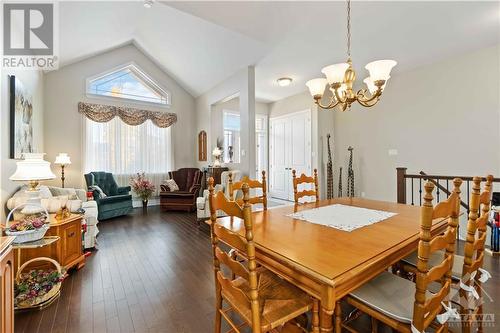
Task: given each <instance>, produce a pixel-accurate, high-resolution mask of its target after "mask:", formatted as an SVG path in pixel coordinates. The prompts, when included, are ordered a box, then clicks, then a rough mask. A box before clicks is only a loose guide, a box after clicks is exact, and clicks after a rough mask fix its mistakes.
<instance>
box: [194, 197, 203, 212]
mask: <svg viewBox="0 0 500 333" xmlns="http://www.w3.org/2000/svg"><path fill="white" fill-rule="evenodd" d="M196 208H197V209H199V210H203V209H205V198H203V197H199V198H196Z"/></svg>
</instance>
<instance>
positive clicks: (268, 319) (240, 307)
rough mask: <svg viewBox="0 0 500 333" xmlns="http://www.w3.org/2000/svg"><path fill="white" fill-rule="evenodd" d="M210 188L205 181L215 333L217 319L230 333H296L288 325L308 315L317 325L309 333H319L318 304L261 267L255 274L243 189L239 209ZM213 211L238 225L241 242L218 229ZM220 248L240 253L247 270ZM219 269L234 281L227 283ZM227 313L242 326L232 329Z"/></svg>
mask: <svg viewBox="0 0 500 333" xmlns="http://www.w3.org/2000/svg"><path fill="white" fill-rule="evenodd" d="M213 184H214V181H213V178H210V179H209V201H210V210H211V217H210V220H211V223H210V232H211V238H212V253H213V264H214V273H215V289H216V317H215V332H216V333H220V331H221V323H222V318H224V319H225V321H227V322H228V324H229V325H230V326H231V328H232V329H231V331H230V332H240V329H242V328H243V327H245V326H250V327H251V330H252V333H261V332H275V329H277V328H282V327H292V328H293V329H295V330H297V329H298V328H297V326H295V325H292V324H290V321H291V320H292V319H294V318H296V317H297V316H300V315H302V314H304V313H306V312H307V311H309V310H311V309H313V324H314V323H316V325H315V328H314V331H315V332H318V323H319V314H318V309H319V304H318V302H317V301H313V300H312V298H310V297H309V296H308V295H307V294H306V293H304V292H303V291H301V290H300V289H298V288H296V287H295V286H293V285H291V284H290V283H288V282H286V281H285V280H283V279H281V278H279V277H278V276H277V275H275V274H274V273H272V272H270V271H268V270H266V269H264V268H262V267H259V268H257V262H256V259H255V255H256V254H255V244H254V241H253V225H252V211H251V206H250V198H249V186H248V184H246V183H245V184H243V185H242V187H241V189H242V192H243V199H242V200H243V206H240V205H238V204H237V203H236V202H235V201H230V200H228V199H227V197H226V196H225V195H224V194H223V193H222V192H221V191H219V192H217V194H215V193H214V187H213ZM217 210H222V211H224V212H225V213H226V214H227V215H228V216H230V218H232V219H236V218H238V219H240V220H242V221H243V223H244V231H245V235H244V237H242V236H241V235H240V234H238V233H236V232H233V231H231V230H228V229H226V228H224V227H223V226H222V225H220V224H218V223H217V215H216V211H217ZM220 243H224V244H226V245H227V246H229V247H231V248H233V249H237V251H238V252H240V253H244V254H245V257H246V258H247V264H246V265H243V264H241V263H240V262H238V261H235V260H233V259H232V258H231V257H230V256H229V255H228V254H227V252H225V251H224V250H223V249H222V248H221V247H220ZM221 265H224V266H225V267H226V268H228V269H229V270H230V271H231V272H232V273H234V274H235V275H236V276H237V278H235V279H230V278H227V277H226V276H225V275H224V273H223V272H222V270H221ZM223 300H224V301H225V302H226V303H227V304H228V305H229V307H227V308H226V309H223V307H222V302H223ZM231 312H232V313H235V314H237V315H238V316H239V317H240V318H241V319H243V323H242V324H237V323H236V322H235V321H234V316H231V315H230V314H231ZM276 332H277V331H276Z"/></svg>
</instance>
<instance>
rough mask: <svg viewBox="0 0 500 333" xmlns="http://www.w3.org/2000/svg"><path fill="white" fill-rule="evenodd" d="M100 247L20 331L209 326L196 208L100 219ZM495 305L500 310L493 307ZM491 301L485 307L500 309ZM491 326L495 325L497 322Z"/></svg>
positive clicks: (18, 323) (489, 263) (495, 266)
mask: <svg viewBox="0 0 500 333" xmlns="http://www.w3.org/2000/svg"><path fill="white" fill-rule="evenodd" d="M99 229H100V235H99V237H98V240H99V250H98V251H95V252H94V253H93V254H92V256H91V257H89V258H88V259H87V264H86V266H85V267H84V268H83V269H81V270H80V271H74V272H72V273H71V274H70V276H69V277H68V278H67V279H66V280H65V281H64V284H63V288H62V294H61V297H60V298H59V299H58V300H57V301H56V302H55V303H54V304H52V305H51V306H50V307H48V308H47V309H45V310H42V311H34V312H26V313H18V314H16V316H15V331H16V332H19V333H21V332H27V333H28V332H29V333H35V332H41V333H48V332H72V333H74V332H96V333H101V332H102V333H104V332H176V333H177V332H186V333H187V332H190V333H191V332H194V333H198V332H199V333H202V332H211V331H212V330H213V328H212V327H213V326H212V322H213V313H214V312H213V304H214V297H213V294H214V286H213V276H212V263H211V252H210V242H209V234H208V229H207V228H202V229H199V228H198V227H197V225H196V217H195V215H194V214H188V213H160V212H159V210H158V209H157V208H150V210H149V212H148V214H147V215H143V213H142V210H136V211H135V212H134V214H132V215H131V216H127V217H122V218H116V219H113V220H108V221H104V222H102V223H100V224H99ZM485 267H486V268H487V269H488V270H489V271H490V272H492V275H493V279H492V281H490V282H489V283H487V284H486V291H487V292H488V293H489V294H490V296H491V297H492V298H493V300H500V285H499V283H498V281H500V280H499V279H500V268H499V260H498V258H491V257H489V256H488V257H487V259H486V264H485ZM495 312H496V313H495ZM499 312H500V309H499V307H498V306H496V307H495V303H492V302H489V301H486V304H485V313H495V314H496V315H497V317H498V316H499V315H500V313H499ZM486 331H487V332H495V331H496V332H498V327H497V328H496V329H495V328H494V327H492V328H488V329H487V330H486Z"/></svg>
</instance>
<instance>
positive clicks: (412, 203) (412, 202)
mask: <svg viewBox="0 0 500 333" xmlns="http://www.w3.org/2000/svg"><path fill="white" fill-rule="evenodd" d="M413 193H414V191H413V178H412V179H411V205H412V206H415V203H414V201H413Z"/></svg>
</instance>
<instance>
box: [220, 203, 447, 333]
mask: <svg viewBox="0 0 500 333" xmlns="http://www.w3.org/2000/svg"><path fill="white" fill-rule="evenodd" d="M329 205H344V206H352V207H360V208H366V209H370V210H377V211H384V212H391V213H395V214H394V215H392V216H391V217H388V218H386V219H383V220H381V221H379V222H377V223H373V224H370V225H366V226H363V227H360V228H357V229H355V230H351V231H345V230H340V229H337V228H333V227H331V226H328V225H322V224H317V223H310V222H308V221H306V220H303V219H300V218H295V217H294V216H290V215H291V214H294V213H297V212H305V211H307V210H311V209H315V208H320V207H324V206H329ZM252 222H253V241H254V243H255V247H256V259H257V262H258V263H259V264H260V265H261V266H263V267H265V268H267V269H268V270H270V271H272V272H274V273H275V274H277V275H278V276H280V277H281V278H283V279H285V280H286V281H288V282H290V283H292V284H293V285H295V286H297V287H299V288H300V289H302V290H303V291H305V292H306V293H307V294H309V295H310V296H312V297H314V298H316V299H317V300H319V301H320V328H319V330H320V331H321V332H333V316H334V314H335V310H336V309H335V304H336V302H337V301H339V300H340V299H342V297H344V296H345V295H347V294H349V293H350V292H352V291H353V290H355V289H356V288H358V287H360V286H361V285H363V284H364V283H366V282H368V281H369V280H371V279H373V278H374V277H375V276H377V275H378V274H380V273H382V272H383V271H384V270H387V269H388V268H389V267H390V266H391V265H393V264H395V263H397V262H398V261H399V260H401V259H402V258H404V257H406V256H407V255H409V254H410V253H411V252H413V251H415V250H416V249H417V246H418V241H419V232H420V207H417V206H411V205H405V204H398V203H392V202H384V201H376V200H369V199H365V198H335V199H329V200H319V201H316V202H313V203H305V204H298V205H297V204H295V205H293V204H292V205H284V206H278V207H273V208H270V209H267V210H260V211H254V212H252ZM217 223H218V224H220V225H221V226H223V227H224V228H226V229H228V230H231V231H233V232H235V233H238V234H239V235H240V236H241V237H244V235H245V234H244V233H245V228H244V224H243V220H241V219H239V218H236V217H229V216H226V217H220V218H218V219H217ZM446 226H447V221H446V220H445V219H439V220H435V221H433V225H432V228H431V234H432V235H437V234H439V233H442V232H443V231H444V230H445V229H446ZM337 311H340V309H337Z"/></svg>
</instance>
